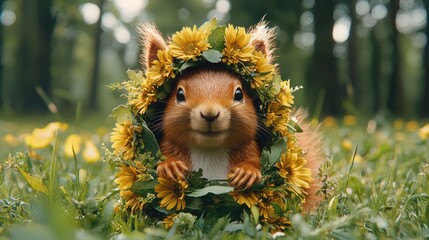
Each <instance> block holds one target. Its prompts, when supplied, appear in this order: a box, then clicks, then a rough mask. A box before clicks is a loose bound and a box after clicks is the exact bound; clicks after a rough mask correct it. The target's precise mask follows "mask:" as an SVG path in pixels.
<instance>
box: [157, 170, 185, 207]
mask: <svg viewBox="0 0 429 240" xmlns="http://www.w3.org/2000/svg"><path fill="white" fill-rule="evenodd" d="M158 181H159V184H158V185H156V186H155V192H157V193H158V194H157V195H156V196H157V197H158V198H162V200H161V202H160V206H161V207H165V208H166V209H167V210H170V209H173V208H174V207H176V210H183V209H185V205H186V201H185V191H186V190H187V189H188V183H187V182H186V181H184V180H177V181H172V180H170V179H167V178H162V177H160V178H158Z"/></svg>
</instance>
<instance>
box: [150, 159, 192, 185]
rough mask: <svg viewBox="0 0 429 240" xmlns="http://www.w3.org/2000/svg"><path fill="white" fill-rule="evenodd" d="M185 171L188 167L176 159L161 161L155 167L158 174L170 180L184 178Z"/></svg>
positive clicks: (187, 170)
mask: <svg viewBox="0 0 429 240" xmlns="http://www.w3.org/2000/svg"><path fill="white" fill-rule="evenodd" d="M187 172H189V168H188V167H187V166H186V164H185V163H184V162H182V161H178V160H173V161H164V162H161V163H160V164H159V165H158V167H157V168H156V173H157V174H158V176H160V177H168V178H170V179H172V180H177V179H178V178H180V179H184V178H185V175H186V173H187Z"/></svg>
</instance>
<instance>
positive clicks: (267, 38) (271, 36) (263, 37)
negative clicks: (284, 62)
mask: <svg viewBox="0 0 429 240" xmlns="http://www.w3.org/2000/svg"><path fill="white" fill-rule="evenodd" d="M250 34H251V35H252V37H251V39H250V42H251V44H252V45H253V46H255V49H256V51H259V52H262V53H263V54H265V55H266V56H267V58H268V61H269V62H270V63H272V62H273V61H274V59H275V56H274V51H275V47H274V40H275V37H276V29H275V28H270V27H268V22H266V21H265V20H264V19H262V20H261V21H260V22H259V23H258V24H257V25H256V26H254V27H252V28H251V29H250Z"/></svg>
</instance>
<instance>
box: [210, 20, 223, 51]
mask: <svg viewBox="0 0 429 240" xmlns="http://www.w3.org/2000/svg"><path fill="white" fill-rule="evenodd" d="M225 29H226V27H225V26H219V27H216V28H215V29H213V30H212V32H211V33H210V35H209V38H208V41H209V44H210V45H211V49H214V50H217V51H219V52H222V50H223V49H224V47H225Z"/></svg>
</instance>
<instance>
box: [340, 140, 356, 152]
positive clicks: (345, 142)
mask: <svg viewBox="0 0 429 240" xmlns="http://www.w3.org/2000/svg"><path fill="white" fill-rule="evenodd" d="M342 145H343V148H344V149H345V150H347V151H351V150H352V149H353V143H352V141H350V140H348V139H344V140H343V142H342Z"/></svg>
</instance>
